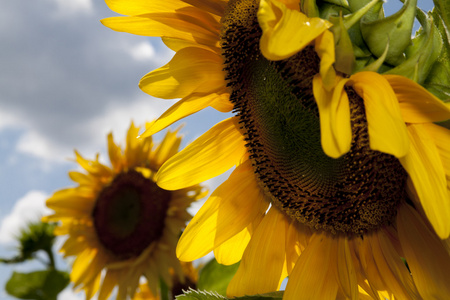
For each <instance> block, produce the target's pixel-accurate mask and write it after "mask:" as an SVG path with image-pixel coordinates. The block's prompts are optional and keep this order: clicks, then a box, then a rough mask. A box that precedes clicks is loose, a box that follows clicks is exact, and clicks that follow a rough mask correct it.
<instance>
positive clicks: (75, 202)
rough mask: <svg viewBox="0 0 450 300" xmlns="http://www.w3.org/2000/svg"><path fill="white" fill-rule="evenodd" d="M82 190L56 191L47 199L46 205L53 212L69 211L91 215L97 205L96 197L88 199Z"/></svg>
mask: <svg viewBox="0 0 450 300" xmlns="http://www.w3.org/2000/svg"><path fill="white" fill-rule="evenodd" d="M80 190H81V189H80V188H68V189H63V190H59V191H56V192H55V193H54V194H53V195H52V196H51V197H50V198H49V199H47V201H46V205H47V207H48V208H50V209H53V210H58V209H69V210H74V211H78V212H83V213H85V214H90V213H91V212H92V209H93V207H94V204H95V198H94V195H92V197H89V195H88V197H86V195H83V194H82V192H81V191H80ZM79 191H80V192H79Z"/></svg>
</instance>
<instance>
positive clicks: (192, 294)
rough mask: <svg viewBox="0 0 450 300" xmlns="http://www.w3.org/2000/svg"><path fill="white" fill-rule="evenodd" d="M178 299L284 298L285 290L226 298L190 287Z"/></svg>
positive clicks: (260, 299) (262, 299) (276, 299)
mask: <svg viewBox="0 0 450 300" xmlns="http://www.w3.org/2000/svg"><path fill="white" fill-rule="evenodd" d="M176 299H177V300H227V299H234V300H270V299H273V300H281V299H283V292H282V291H279V292H271V293H266V294H260V295H252V296H243V297H233V298H226V297H224V296H222V295H219V294H217V293H212V292H206V291H197V290H193V289H189V291H186V292H185V293H184V294H183V295H179V296H176Z"/></svg>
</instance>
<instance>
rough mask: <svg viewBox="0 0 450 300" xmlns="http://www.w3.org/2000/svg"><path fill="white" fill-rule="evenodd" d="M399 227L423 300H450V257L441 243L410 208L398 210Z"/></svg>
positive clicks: (401, 241) (405, 207)
mask: <svg viewBox="0 0 450 300" xmlns="http://www.w3.org/2000/svg"><path fill="white" fill-rule="evenodd" d="M397 227H398V235H399V238H400V243H401V245H402V249H403V251H404V253H405V257H406V261H407V262H408V266H409V268H410V270H411V273H412V278H413V280H414V283H415V284H416V287H417V289H418V290H419V293H420V295H421V296H422V299H449V298H450V256H449V253H448V252H447V251H446V250H445V248H444V246H443V245H442V241H440V240H439V238H438V237H437V236H436V234H435V233H434V232H432V231H431V230H429V229H428V226H427V224H425V222H424V221H423V220H422V219H421V217H420V216H419V214H418V213H417V212H416V211H415V210H414V209H413V208H412V207H411V206H409V205H403V206H402V207H401V208H400V209H399V212H398V216H397Z"/></svg>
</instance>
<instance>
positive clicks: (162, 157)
mask: <svg viewBox="0 0 450 300" xmlns="http://www.w3.org/2000/svg"><path fill="white" fill-rule="evenodd" d="M180 144H181V136H179V135H178V129H177V130H175V131H171V130H167V131H166V135H165V136H164V138H163V140H162V141H161V142H160V143H159V145H158V147H157V148H156V149H155V151H154V152H153V153H152V159H151V161H152V163H153V164H155V165H156V166H157V167H158V168H159V167H160V166H161V165H162V164H163V163H164V162H165V161H167V160H168V159H169V158H171V157H172V156H174V155H175V154H176V153H177V152H178V148H179V147H180Z"/></svg>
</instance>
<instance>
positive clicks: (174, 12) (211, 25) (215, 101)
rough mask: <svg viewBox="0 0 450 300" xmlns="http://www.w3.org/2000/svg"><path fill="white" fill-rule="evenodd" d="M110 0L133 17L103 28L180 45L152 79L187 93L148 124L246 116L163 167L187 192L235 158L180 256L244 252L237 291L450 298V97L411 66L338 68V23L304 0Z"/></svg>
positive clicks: (167, 93) (163, 178)
mask: <svg viewBox="0 0 450 300" xmlns="http://www.w3.org/2000/svg"><path fill="white" fill-rule="evenodd" d="M106 2H107V4H108V5H109V6H110V8H111V9H113V10H115V11H116V12H118V13H120V14H124V15H130V16H129V17H115V18H109V19H106V20H103V24H105V25H106V26H108V27H110V28H112V29H115V30H119V31H127V32H131V33H135V34H142V35H149V36H161V37H162V38H163V41H164V42H165V43H166V45H167V46H168V47H170V48H171V49H172V50H174V51H176V54H175V56H174V58H173V59H172V61H171V62H169V63H168V64H167V65H166V66H163V67H162V68H160V69H158V70H156V71H153V72H151V73H149V74H147V75H146V76H145V77H144V78H143V79H142V80H141V88H142V89H143V90H144V91H145V92H147V93H149V94H151V95H153V96H156V97H161V98H168V99H170V98H182V99H181V100H180V101H179V102H177V103H176V104H175V105H174V106H173V107H172V108H171V109H169V110H168V111H166V112H165V113H164V114H163V115H162V116H161V117H160V118H159V119H158V120H157V121H156V122H155V124H154V126H152V127H151V128H150V129H149V131H148V132H147V133H146V134H152V133H154V132H156V131H158V130H160V129H162V128H164V127H166V126H168V125H169V124H171V123H173V122H175V121H177V120H179V119H181V118H183V117H185V116H187V115H190V114H193V113H195V112H197V111H199V110H200V109H203V108H205V107H207V106H213V107H215V108H218V109H219V110H222V111H228V110H229V109H230V107H229V105H230V103H232V107H233V109H234V112H236V116H235V117H231V118H229V119H227V120H224V121H222V122H220V123H218V124H217V125H215V126H214V127H213V128H211V129H210V130H209V131H208V132H206V133H205V134H203V135H202V136H201V137H199V138H198V139H197V140H196V141H194V142H193V143H191V144H190V145H189V146H187V147H186V148H185V149H184V150H183V151H181V152H180V153H178V154H177V155H174V156H173V157H172V158H171V159H169V160H168V161H167V162H166V163H165V164H164V165H163V166H162V167H161V169H160V171H159V172H158V174H157V176H156V178H157V182H158V185H159V186H161V187H162V188H165V189H169V190H175V189H179V188H184V187H187V186H192V185H194V184H198V183H200V182H202V181H204V180H206V179H210V178H212V177H215V176H217V175H220V174H222V173H223V172H225V171H227V170H229V169H231V168H233V167H236V169H235V170H234V172H233V173H232V174H231V176H230V177H229V179H228V180H227V181H225V182H224V183H223V184H222V185H221V186H219V187H218V188H217V189H216V190H215V191H214V192H213V194H212V195H211V196H210V198H209V199H208V200H207V202H206V203H205V205H204V206H203V207H202V208H201V209H200V211H199V212H198V213H197V214H196V216H195V217H194V218H193V220H192V221H191V222H190V223H189V225H188V227H187V228H186V230H185V231H184V233H183V235H182V237H181V239H180V241H179V243H178V247H177V255H178V257H179V258H180V259H181V260H185V261H191V260H194V259H197V258H199V257H202V256H204V255H206V254H207V253H209V252H210V251H214V254H215V256H216V258H217V260H218V261H219V262H220V263H223V264H233V263H235V262H237V261H239V260H241V264H240V267H239V269H238V271H237V273H236V275H235V277H234V278H233V280H232V281H231V283H230V285H229V287H228V290H227V293H228V295H229V296H242V295H246V294H257V293H265V292H270V291H274V290H277V289H279V287H280V284H281V282H282V281H283V280H284V279H285V278H286V277H287V276H289V281H288V284H287V287H286V291H285V293H284V299H341V298H342V299H343V298H349V299H358V294H359V292H360V289H361V290H362V291H364V292H365V293H366V294H367V295H368V297H371V298H374V299H380V297H384V296H385V295H388V296H389V297H395V299H446V298H449V297H450V252H449V248H448V243H447V241H443V240H444V239H447V238H448V237H449V235H450V222H448V219H449V215H450V198H449V192H450V152H449V148H448V145H450V131H449V130H448V129H446V128H444V127H441V126H438V125H435V124H434V123H433V122H438V121H443V120H447V119H449V118H450V107H449V105H448V104H444V103H443V102H441V101H440V100H439V99H437V98H436V97H434V96H433V95H431V94H430V93H429V92H428V91H426V90H425V89H424V88H422V87H421V86H420V85H418V84H416V83H415V82H413V81H411V80H409V79H406V78H404V77H401V76H396V75H389V76H383V75H380V74H378V73H375V72H360V73H356V74H354V75H351V76H349V75H347V74H342V73H339V72H337V71H336V70H334V67H333V66H334V63H335V56H334V53H335V51H334V40H333V39H334V37H333V34H331V32H330V31H329V30H328V28H329V27H330V26H331V25H330V24H329V23H328V22H327V21H324V20H320V19H318V18H308V17H306V16H305V15H303V14H302V12H301V11H300V10H299V8H298V7H299V2H298V1H293V0H284V1H277V0H260V1H259V0H242V1H238V0H230V1H225V0H224V1H221V0H185V1H182V0H171V1H167V0H164V1H163V0H158V1H156V0H155V1H141V0H139V1H138V0H136V1H133V5H130V4H129V2H128V1H124V0H107V1H106ZM219 103H220V105H219ZM225 108H226V109H225ZM445 243H447V244H445ZM402 258H405V259H406V261H407V265H408V266H406V265H405V263H404V262H403V260H402Z"/></svg>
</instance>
